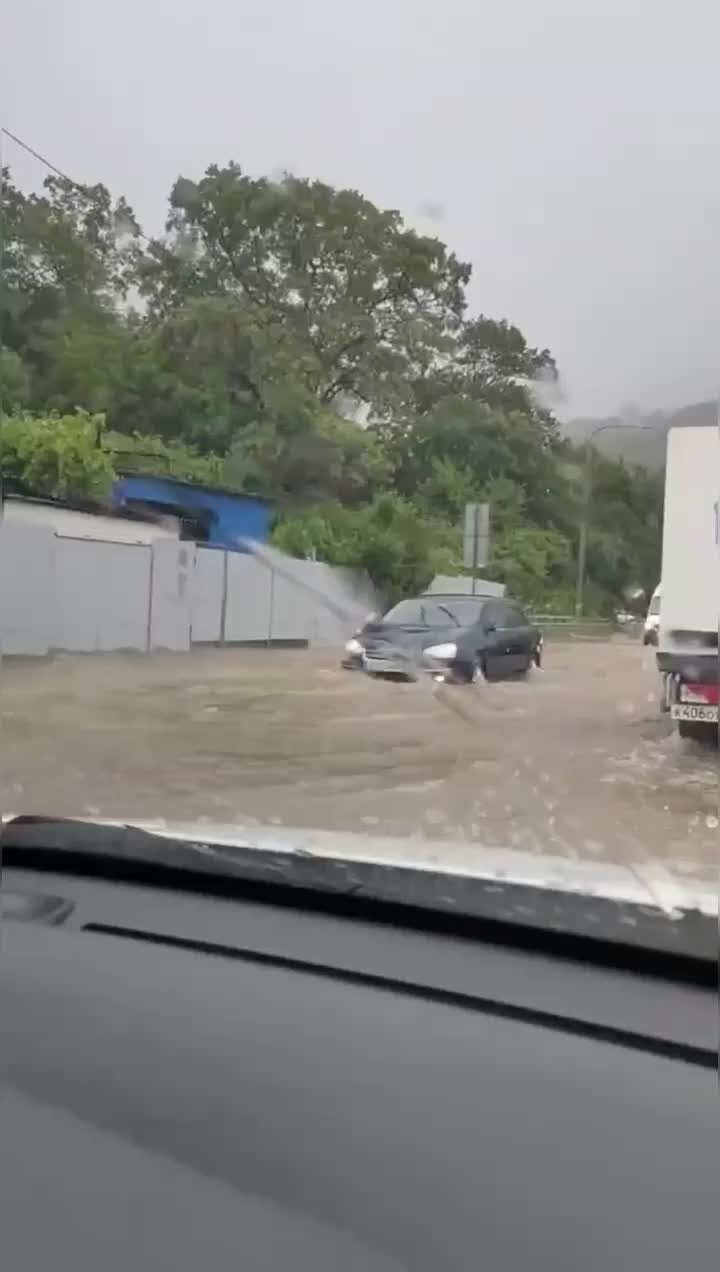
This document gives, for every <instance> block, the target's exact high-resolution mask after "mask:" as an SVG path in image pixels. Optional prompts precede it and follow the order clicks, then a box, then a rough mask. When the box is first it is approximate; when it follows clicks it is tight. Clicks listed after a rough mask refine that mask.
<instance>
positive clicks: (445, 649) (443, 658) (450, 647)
mask: <svg viewBox="0 0 720 1272" xmlns="http://www.w3.org/2000/svg"><path fill="white" fill-rule="evenodd" d="M456 654H457V645H456V644H455V643H454V641H448V643H447V645H429V646H428V648H427V649H426V650H425V656H426V657H427V658H434V659H436V660H437V662H450V661H451V659H453V658H454V657H455V655H456Z"/></svg>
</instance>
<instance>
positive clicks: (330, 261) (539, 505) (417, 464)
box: [0, 164, 660, 612]
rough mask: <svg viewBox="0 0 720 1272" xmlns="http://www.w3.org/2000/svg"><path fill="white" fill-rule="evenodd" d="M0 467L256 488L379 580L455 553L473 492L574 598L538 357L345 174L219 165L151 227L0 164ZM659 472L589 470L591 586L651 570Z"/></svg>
mask: <svg viewBox="0 0 720 1272" xmlns="http://www.w3.org/2000/svg"><path fill="white" fill-rule="evenodd" d="M4 187H5V190H4V198H5V216H4V288H3V291H2V295H1V296H0V331H1V332H2V337H3V344H2V347H0V395H1V397H0V402H2V405H3V408H4V410H5V412H6V416H5V418H4V419H3V421H2V428H1V431H0V445H1V446H2V458H1V460H0V463H1V465H2V473H3V475H4V476H5V477H11V478H13V479H14V480H15V481H17V482H20V483H23V484H24V485H25V486H26V487H28V488H30V489H33V490H38V491H42V492H47V493H53V494H57V495H67V494H75V495H85V496H94V497H97V498H103V497H104V496H105V495H106V493H107V489H108V485H109V482H110V481H111V480H112V476H113V473H114V472H115V471H118V470H125V469H127V468H131V467H136V468H143V469H145V470H148V469H149V470H152V471H160V472H172V473H174V474H175V475H177V476H181V477H186V478H190V479H192V478H195V479H197V480H202V481H214V482H223V483H224V484H227V485H230V486H233V487H234V488H237V489H238V490H248V491H249V490H254V491H259V492H261V493H264V494H268V495H270V496H272V498H273V499H274V500H275V501H276V506H277V508H278V521H277V525H276V528H275V531H274V536H275V541H276V543H277V544H278V545H279V546H281V547H283V548H284V549H285V550H287V551H289V552H292V553H295V554H298V555H304V554H313V555H316V556H318V557H319V558H321V559H324V560H327V561H330V562H333V563H337V564H342V565H354V566H361V567H363V568H365V569H367V570H368V571H369V572H370V574H371V575H372V577H373V579H374V580H375V582H376V583H377V584H379V585H380V586H381V587H383V588H385V589H386V590H387V591H388V593H390V594H393V595H397V594H401V593H402V592H407V591H412V590H414V589H416V588H418V587H421V586H423V585H424V584H425V583H427V581H428V580H429V578H430V577H431V576H432V574H433V573H435V572H436V571H438V570H442V571H443V572H454V571H456V570H458V569H460V568H461V534H460V526H461V521H462V512H463V506H464V504H465V503H466V502H467V501H468V500H472V499H477V498H482V499H489V500H490V502H491V508H492V543H493V548H492V560H491V564H490V567H489V570H490V572H491V573H492V574H493V576H494V577H497V578H502V579H504V580H506V581H507V583H508V585H509V586H510V587H511V588H512V590H513V591H514V592H516V593H517V594H519V595H520V596H521V597H522V598H523V599H525V600H526V601H527V602H528V603H531V604H532V605H533V606H535V607H536V608H541V609H544V610H549V609H555V610H556V611H563V610H564V611H566V612H567V611H568V610H569V609H570V608H571V605H572V594H573V582H574V568H575V566H574V560H575V552H576V547H577V540H578V526H579V519H580V511H581V509H580V502H581V489H582V461H583V457H582V454H581V452H579V451H577V450H575V449H573V448H572V447H571V446H570V445H569V444H568V443H567V442H565V441H563V440H562V439H561V437H560V436H559V433H558V430H557V426H556V423H555V421H554V419H553V417H552V415H551V413H550V412H549V411H548V410H546V409H544V408H543V407H541V406H540V405H539V399H538V398H537V396H536V392H535V386H536V385H537V384H538V382H542V381H548V380H549V381H552V380H553V379H554V378H555V377H556V375H557V372H556V367H555V363H554V361H553V358H552V356H551V354H550V353H549V352H548V350H546V349H535V348H532V347H530V346H528V344H527V343H526V341H525V339H524V337H523V335H522V333H521V332H520V331H519V330H518V329H517V328H516V327H514V326H513V325H512V324H511V323H509V322H506V321H495V320H493V319H491V318H488V317H486V316H484V315H480V316H473V315H470V314H468V312H467V301H466V285H467V283H468V280H469V277H470V266H469V265H468V264H466V263H465V262H463V261H460V260H459V259H458V258H457V257H456V256H454V255H453V253H452V252H450V251H449V250H448V249H447V248H446V247H445V245H444V244H443V243H441V242H440V241H439V240H437V239H434V238H427V237H423V236H421V235H418V234H416V233H415V232H414V231H412V230H411V229H409V228H408V227H407V226H406V225H405V224H404V222H403V221H402V219H401V217H400V215H399V213H397V212H394V211H383V210H381V209H379V208H377V207H375V206H374V205H373V204H372V203H371V202H369V200H367V199H366V198H364V197H363V196H362V195H360V194H359V193H357V192H355V191H352V190H334V189H332V188H331V187H329V186H327V185H325V184H323V183H322V182H319V181H306V180H300V179H298V178H296V177H292V176H289V175H288V176H286V177H284V178H283V179H282V180H280V181H270V180H267V179H259V180H257V179H252V178H250V177H248V176H246V175H244V174H243V173H242V171H241V169H240V168H239V167H238V166H237V165H234V164H230V165H228V166H227V167H225V168H218V167H210V168H208V170H207V172H206V173H205V175H204V177H203V178H202V179H201V180H200V181H198V182H194V181H190V180H187V179H185V178H181V179H179V180H178V181H177V182H176V183H175V185H174V187H173V189H172V191H171V194H170V200H169V212H168V220H167V224H166V229H165V232H164V234H163V235H162V236H161V237H158V238H155V239H147V238H145V237H144V236H143V235H142V234H141V233H140V229H139V226H138V224H137V222H136V219H135V217H134V215H133V212H132V210H131V208H130V207H129V206H128V204H127V203H126V202H125V201H124V200H122V199H121V200H119V201H118V202H113V200H112V199H111V197H110V194H109V192H108V191H107V190H106V189H105V187H103V186H101V185H98V186H94V187H83V188H80V187H78V186H75V185H73V184H72V183H70V182H67V181H64V180H63V179H61V178H58V177H51V178H49V179H48V180H47V181H46V183H45V187H44V189H43V192H42V194H30V195H26V194H24V193H23V192H22V191H20V190H19V189H17V188H16V187H15V186H14V185H13V183H12V181H11V179H10V174H9V172H5V174H4ZM659 519H660V480H659V478H658V477H656V476H651V475H649V474H648V473H646V472H645V471H644V470H641V469H632V468H629V467H626V466H624V465H623V464H622V463H620V462H614V461H610V460H608V459H606V458H601V457H599V456H596V457H595V460H594V482H593V501H592V509H591V518H590V526H591V529H590V535H589V551H588V584H589V586H588V601H589V604H590V607H591V608H593V609H596V610H603V609H609V608H610V607H612V606H613V605H614V604H616V603H617V602H618V601H619V600H620V598H621V597H622V595H623V593H624V592H625V591H626V590H627V589H629V588H631V587H633V586H640V587H643V588H644V589H645V590H646V591H649V590H651V589H652V588H653V587H654V585H655V583H656V581H657V572H658V560H659V545H660V520H659Z"/></svg>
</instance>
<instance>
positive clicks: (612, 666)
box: [0, 639, 718, 879]
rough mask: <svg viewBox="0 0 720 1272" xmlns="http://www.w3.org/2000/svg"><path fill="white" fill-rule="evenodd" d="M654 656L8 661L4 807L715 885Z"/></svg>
mask: <svg viewBox="0 0 720 1272" xmlns="http://www.w3.org/2000/svg"><path fill="white" fill-rule="evenodd" d="M658 693H659V677H658V675H657V672H656V670H655V662H654V656H653V652H652V651H651V650H644V649H643V648H642V647H641V646H639V645H638V644H636V643H633V642H631V641H627V640H623V639H617V640H616V641H612V642H587V643H585V642H578V643H570V642H568V643H557V644H552V643H550V644H548V645H547V647H546V657H545V667H544V668H543V670H542V671H540V672H537V673H535V674H533V675H531V677H530V678H529V679H528V680H527V681H523V680H520V681H513V682H504V683H495V684H486V685H480V686H476V687H449V686H435V685H433V684H431V683H430V682H427V683H426V682H423V683H421V684H415V685H412V684H411V685H405V684H391V683H387V682H374V681H371V680H369V679H368V678H366V677H365V676H363V675H362V674H360V673H352V672H344V671H342V670H341V669H340V667H339V654H338V652H337V651H335V650H332V651H325V650H324V651H279V650H248V649H243V650H222V651H203V652H201V653H194V654H192V655H189V656H188V655H177V656H175V655H156V656H152V657H142V656H116V655H107V656H99V657H95V658H93V657H90V658H82V657H75V656H73V657H70V656H63V657H58V658H56V659H54V660H52V661H48V662H45V661H37V660H33V661H30V660H28V661H22V662H13V661H6V662H5V664H4V665H3V670H2V693H1V694H0V728H1V734H0V747H1V751H0V756H1V761H2V762H1V764H0V800H1V802H2V810H3V812H5V813H11V812H12V813H18V812H30V811H33V812H42V813H52V814H64V815H77V816H96V815H102V816H107V817H119V818H122V817H126V818H133V819H138V818H142V819H154V818H165V819H168V820H172V821H181V820H182V821H184V820H196V819H199V818H207V819H208V820H210V821H220V822H223V823H228V822H232V823H239V824H241V825H244V826H252V825H258V824H263V825H271V826H277V827H280V826H286V827H309V828H316V829H321V830H330V831H352V832H355V833H367V834H372V835H374V836H377V835H392V836H413V837H415V839H416V841H418V844H419V843H420V841H422V840H432V841H433V842H435V843H438V842H440V843H442V842H443V841H451V840H452V841H453V842H455V843H458V842H461V843H463V844H464V845H465V849H466V851H467V852H468V853H469V854H473V853H474V852H475V851H477V852H481V851H482V850H483V849H487V848H514V849H517V850H519V851H522V852H525V853H543V854H551V855H555V856H557V855H561V856H568V857H572V858H579V859H586V860H593V861H596V862H602V861H603V860H607V861H614V862H622V863H634V864H638V865H640V866H642V865H644V864H647V863H648V862H652V863H655V864H656V865H657V867H658V868H659V869H661V870H668V871H670V872H671V873H672V874H673V875H675V876H680V877H683V876H684V877H699V878H706V879H709V878H714V877H715V875H716V863H717V849H718V829H717V827H718V755H717V752H713V751H707V750H703V749H702V748H700V747H698V746H696V745H694V744H692V743H687V742H681V741H680V740H679V739H678V738H677V737H676V736H675V735H673V734H671V731H670V725H669V721H668V720H667V718H666V717H662V716H661V715H660V714H659V710H658Z"/></svg>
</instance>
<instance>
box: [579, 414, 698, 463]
mask: <svg viewBox="0 0 720 1272" xmlns="http://www.w3.org/2000/svg"><path fill="white" fill-rule="evenodd" d="M717 420H718V406H717V403H716V402H695V403H693V404H692V405H691V406H684V407H681V409H680V410H678V411H652V412H650V413H649V414H647V415H643V414H641V413H639V412H638V413H637V414H633V415H632V416H631V417H630V416H625V417H623V416H620V415H617V416H608V417H607V418H605V419H576V420H568V421H566V422H565V423H563V424H562V426H561V427H562V431H563V432H564V434H565V436H566V437H567V438H568V439H569V440H570V441H571V442H574V443H575V444H579V443H581V442H584V441H585V440H586V438H587V437H588V434H589V433H590V432H592V431H593V430H594V429H597V428H599V427H600V426H601V425H604V424H617V425H619V427H618V428H612V429H608V430H607V431H606V432H601V433H600V434H599V435H598V436H597V439H596V442H595V444H596V446H597V448H598V450H600V451H602V452H603V454H605V455H608V456H611V457H612V458H614V459H618V458H622V459H625V460H626V461H627V462H628V463H631V464H643V465H644V466H645V467H646V468H653V469H657V468H662V467H663V464H664V462H665V439H666V437H667V433H668V430H669V429H670V428H689V427H692V426H693V425H704V424H716V423H717ZM630 425H631V426H630ZM638 425H639V426H641V427H642V429H643V430H644V431H643V432H640V431H639V429H638Z"/></svg>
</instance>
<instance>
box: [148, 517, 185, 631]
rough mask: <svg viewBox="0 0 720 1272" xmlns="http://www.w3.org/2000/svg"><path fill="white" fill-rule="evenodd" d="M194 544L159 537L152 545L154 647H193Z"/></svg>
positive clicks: (151, 612)
mask: <svg viewBox="0 0 720 1272" xmlns="http://www.w3.org/2000/svg"><path fill="white" fill-rule="evenodd" d="M194 574H195V544H194V543H180V542H179V541H178V540H176V539H164V540H158V542H157V543H154V544H153V547H152V606H151V610H150V648H151V650H162V649H166V650H173V651H174V652H175V653H186V652H187V651H188V650H189V649H190V621H191V612H192V595H193V580H194Z"/></svg>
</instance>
